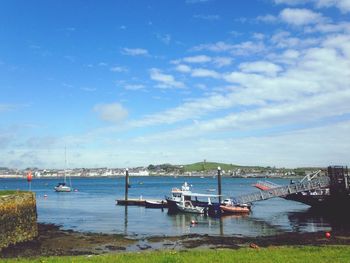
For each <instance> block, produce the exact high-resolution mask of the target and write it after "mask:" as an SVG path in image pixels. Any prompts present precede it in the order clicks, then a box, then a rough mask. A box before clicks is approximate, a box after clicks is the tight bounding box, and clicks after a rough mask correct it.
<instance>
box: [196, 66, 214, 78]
mask: <svg viewBox="0 0 350 263" xmlns="http://www.w3.org/2000/svg"><path fill="white" fill-rule="evenodd" d="M191 76H192V77H200V78H216V79H217V78H220V74H219V73H218V72H216V71H214V70H210V69H204V68H195V69H193V70H192V73H191Z"/></svg>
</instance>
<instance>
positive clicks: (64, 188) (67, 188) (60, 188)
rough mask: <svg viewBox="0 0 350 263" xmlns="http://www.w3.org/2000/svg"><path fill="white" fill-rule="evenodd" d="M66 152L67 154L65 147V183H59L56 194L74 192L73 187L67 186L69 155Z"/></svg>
mask: <svg viewBox="0 0 350 263" xmlns="http://www.w3.org/2000/svg"><path fill="white" fill-rule="evenodd" d="M66 152H67V151H66V147H64V162H65V168H64V181H63V183H58V185H56V186H55V188H54V189H55V191H56V192H70V191H72V189H71V187H70V186H68V185H67V179H66V167H67V153H66ZM71 184H72V183H71Z"/></svg>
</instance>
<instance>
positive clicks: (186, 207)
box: [176, 200, 207, 214]
mask: <svg viewBox="0 0 350 263" xmlns="http://www.w3.org/2000/svg"><path fill="white" fill-rule="evenodd" d="M176 206H177V208H178V209H179V210H180V211H181V212H184V213H192V214H205V213H206V210H207V209H206V208H205V207H200V206H194V205H193V204H192V202H191V201H188V200H187V201H183V202H180V203H177V204H176Z"/></svg>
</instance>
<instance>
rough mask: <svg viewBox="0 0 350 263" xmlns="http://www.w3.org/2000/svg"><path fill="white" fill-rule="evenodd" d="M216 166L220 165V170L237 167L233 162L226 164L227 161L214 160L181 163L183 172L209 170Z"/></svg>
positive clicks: (214, 168)
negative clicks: (216, 161) (217, 161)
mask: <svg viewBox="0 0 350 263" xmlns="http://www.w3.org/2000/svg"><path fill="white" fill-rule="evenodd" d="M218 166H220V167H221V169H222V170H226V171H227V170H232V169H237V168H238V167H240V166H238V165H235V164H227V163H215V162H199V163H193V164H186V165H183V168H184V171H185V172H200V171H204V172H205V171H211V170H216V169H217V168H218Z"/></svg>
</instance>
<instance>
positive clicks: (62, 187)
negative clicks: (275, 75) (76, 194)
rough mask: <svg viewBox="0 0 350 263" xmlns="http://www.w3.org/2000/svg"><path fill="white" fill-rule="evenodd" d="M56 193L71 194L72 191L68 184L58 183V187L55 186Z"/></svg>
mask: <svg viewBox="0 0 350 263" xmlns="http://www.w3.org/2000/svg"><path fill="white" fill-rule="evenodd" d="M55 191H56V192H70V191H72V189H71V188H70V187H69V186H67V185H66V183H58V185H56V186H55Z"/></svg>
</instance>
